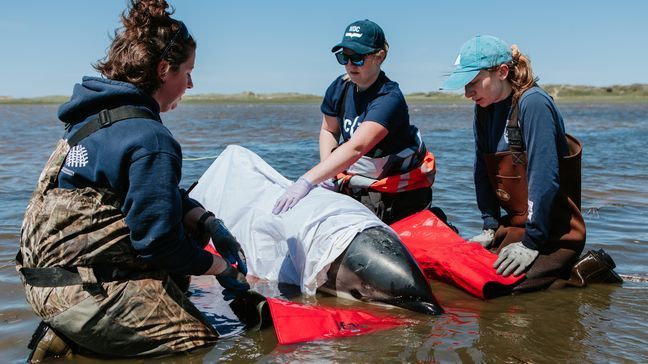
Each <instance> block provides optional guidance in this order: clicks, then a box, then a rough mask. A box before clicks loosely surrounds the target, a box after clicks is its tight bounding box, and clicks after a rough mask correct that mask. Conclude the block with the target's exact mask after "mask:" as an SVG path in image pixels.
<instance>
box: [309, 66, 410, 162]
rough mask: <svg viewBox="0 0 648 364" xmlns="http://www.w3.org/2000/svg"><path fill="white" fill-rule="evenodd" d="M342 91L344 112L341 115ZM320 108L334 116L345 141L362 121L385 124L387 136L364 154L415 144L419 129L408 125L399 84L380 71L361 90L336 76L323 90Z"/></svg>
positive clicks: (381, 153)
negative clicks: (344, 95)
mask: <svg viewBox="0 0 648 364" xmlns="http://www.w3.org/2000/svg"><path fill="white" fill-rule="evenodd" d="M345 90H346V97H345V98H344V115H340V114H341V111H342V110H341V109H342V107H341V100H342V94H343V92H344V91H345ZM321 110H322V113H324V114H325V115H329V116H334V117H336V118H337V120H338V125H339V127H340V133H341V136H342V139H343V141H344V142H346V141H348V140H349V139H351V136H353V133H354V132H355V131H356V129H358V127H359V126H360V124H362V122H364V121H365V120H368V121H373V122H376V123H378V124H380V125H382V126H384V127H385V129H387V131H388V134H387V136H386V137H385V138H384V139H383V140H381V141H380V142H379V143H378V144H377V145H376V146H375V147H374V148H373V149H372V150H371V151H369V152H368V153H367V156H370V157H382V156H385V155H388V154H394V153H397V152H399V151H401V150H403V149H405V148H407V147H415V146H416V145H417V140H416V134H417V132H418V130H417V129H416V127H414V126H410V122H409V111H408V108H407V103H406V102H405V97H404V96H403V93H402V92H401V90H400V88H399V87H398V83H396V82H394V81H391V80H390V79H389V78H387V76H385V73H384V72H382V71H381V72H380V75H379V76H378V79H377V80H376V82H374V83H373V85H371V86H370V87H369V88H368V89H366V90H364V91H362V92H358V90H357V87H356V86H355V84H353V83H352V82H351V81H345V80H344V75H342V76H340V77H338V78H337V79H335V81H333V83H332V84H331V85H330V86H329V87H328V89H327V90H326V94H325V95H324V100H323V101H322V106H321Z"/></svg>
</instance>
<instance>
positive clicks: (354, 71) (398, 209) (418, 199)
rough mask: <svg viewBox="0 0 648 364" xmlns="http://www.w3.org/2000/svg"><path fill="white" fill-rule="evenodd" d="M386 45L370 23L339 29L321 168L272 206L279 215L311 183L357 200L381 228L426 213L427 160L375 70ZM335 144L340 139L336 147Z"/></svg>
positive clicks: (401, 103)
mask: <svg viewBox="0 0 648 364" xmlns="http://www.w3.org/2000/svg"><path fill="white" fill-rule="evenodd" d="M388 49H389V46H388V44H387V42H386V41H385V35H384V33H383V30H382V29H381V28H380V27H379V26H378V24H376V23H374V22H372V21H370V20H360V21H356V22H354V23H352V24H350V25H349V26H348V27H346V28H345V30H344V34H343V37H342V42H340V43H338V44H337V45H335V46H334V47H333V49H332V50H331V51H332V52H336V53H335V57H336V58H337V61H338V62H339V63H340V64H341V65H344V68H345V70H346V73H345V74H343V75H341V76H339V77H338V78H337V79H336V80H335V81H333V83H332V84H331V85H330V86H329V88H328V89H327V91H326V95H325V96H324V101H323V102H322V106H321V110H322V113H323V114H324V116H323V120H322V126H321V129H320V138H319V141H320V160H321V162H320V163H319V164H317V165H316V166H315V167H313V168H312V169H310V170H309V171H308V172H306V173H305V174H304V175H303V176H301V177H300V178H299V179H298V180H297V181H296V182H295V183H294V184H293V185H292V186H291V187H289V188H287V189H286V192H285V193H284V194H283V195H282V196H281V197H280V198H279V199H278V200H277V202H276V204H275V207H274V209H273V212H274V213H275V214H278V213H282V212H285V211H287V210H289V209H290V208H291V207H293V206H294V205H295V204H296V203H297V202H298V201H299V200H301V199H302V198H303V197H305V196H306V195H307V194H308V193H309V192H310V191H311V190H312V189H313V188H314V187H315V186H316V185H317V184H318V183H320V186H322V187H325V188H327V189H331V190H335V191H339V192H343V193H346V194H349V195H351V196H352V197H354V198H356V199H357V200H359V201H361V202H362V203H363V204H365V205H366V206H367V207H369V208H370V209H371V210H372V211H374V212H375V213H376V215H377V216H378V217H379V218H381V219H382V220H383V221H385V222H386V223H391V222H392V221H396V220H398V219H400V218H402V217H405V216H407V215H409V214H412V213H413V212H416V211H420V210H423V209H425V208H426V207H428V206H429V204H430V202H431V201H432V189H431V188H430V187H431V186H432V182H433V181H434V172H435V170H434V157H433V156H432V154H431V153H428V152H427V149H426V147H425V144H424V143H423V140H422V139H421V136H420V134H419V131H418V129H417V128H416V127H415V126H414V125H411V124H410V121H409V112H408V108H407V104H406V103H405V98H404V97H403V94H402V93H401V91H400V88H399V87H398V84H397V83H396V82H393V81H391V80H390V79H389V78H387V76H386V75H385V73H384V72H383V71H381V65H382V63H383V62H384V61H385V58H386V57H387V51H388ZM340 139H341V140H340Z"/></svg>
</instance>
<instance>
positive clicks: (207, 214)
mask: <svg viewBox="0 0 648 364" xmlns="http://www.w3.org/2000/svg"><path fill="white" fill-rule="evenodd" d="M210 216H213V217H216V215H214V213H213V212H211V211H205V212H204V213H203V214H202V215H200V219H198V229H200V230H202V231H205V232H206V230H205V221H207V219H208V218H209V217H210Z"/></svg>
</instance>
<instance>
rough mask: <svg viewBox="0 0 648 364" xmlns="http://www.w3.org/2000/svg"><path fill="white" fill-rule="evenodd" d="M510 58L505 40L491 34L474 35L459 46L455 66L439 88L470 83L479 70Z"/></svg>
mask: <svg viewBox="0 0 648 364" xmlns="http://www.w3.org/2000/svg"><path fill="white" fill-rule="evenodd" d="M511 60H513V56H512V54H511V49H510V47H509V45H508V44H506V42H504V41H503V40H501V39H499V38H497V37H493V36H491V35H478V36H475V37H473V38H471V39H469V40H468V41H467V42H466V43H464V45H463V46H461V50H460V51H459V55H458V56H457V60H456V61H455V66H456V67H455V69H454V71H452V74H451V75H450V78H448V79H447V80H446V81H445V82H444V83H443V86H442V87H441V89H442V90H456V89H460V88H462V87H464V86H466V85H467V84H468V83H470V81H472V80H473V79H474V78H475V76H477V74H478V73H479V71H480V70H483V69H486V68H491V67H495V66H499V65H500V64H504V63H508V62H510V61H511Z"/></svg>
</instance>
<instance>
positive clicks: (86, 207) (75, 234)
mask: <svg viewBox="0 0 648 364" xmlns="http://www.w3.org/2000/svg"><path fill="white" fill-rule="evenodd" d="M141 113H144V115H142V114H141ZM120 116H121V118H120ZM133 117H144V118H151V115H150V114H149V113H147V112H143V111H142V110H139V109H134V108H132V107H121V108H117V109H113V110H111V111H105V110H104V111H102V113H101V114H100V117H99V118H98V119H97V120H95V121H90V122H89V123H88V124H87V125H91V124H95V126H94V127H92V126H89V127H88V128H87V130H86V131H85V135H82V136H80V134H83V133H82V131H83V128H85V127H86V126H84V127H82V130H80V131H79V132H77V133H76V134H75V135H74V136H72V137H71V138H70V139H69V140H67V141H65V140H60V141H59V143H58V145H57V147H56V149H55V150H54V152H53V153H52V155H51V156H50V158H49V160H48V162H47V164H46V166H45V168H44V170H43V172H42V173H41V176H40V178H39V181H38V185H37V188H36V190H35V191H34V193H33V195H32V198H31V200H30V202H29V205H28V206H27V210H26V213H25V218H24V221H23V226H22V231H21V245H20V250H19V252H18V256H17V259H16V261H17V267H16V269H17V270H18V272H19V275H20V277H21V280H22V281H23V284H24V286H25V294H26V297H27V301H28V302H29V303H30V304H31V306H32V308H33V309H34V311H35V312H36V314H37V315H38V316H40V317H41V318H42V319H43V320H44V321H45V322H47V323H48V324H49V325H50V326H51V327H52V328H54V329H55V330H56V331H58V332H59V333H61V334H63V335H64V336H65V337H66V338H68V339H69V340H71V341H73V342H74V343H75V344H77V345H79V346H80V347H81V348H83V349H86V350H89V351H91V352H94V353H97V354H103V355H110V356H139V355H163V354H170V353H176V352H181V351H186V350H190V349H194V348H198V347H203V346H206V345H209V344H212V343H214V342H215V341H216V339H217V338H218V333H217V332H215V331H214V329H213V328H212V327H211V325H209V323H207V321H206V319H205V318H204V317H203V316H202V314H201V313H200V312H199V311H198V309H196V308H195V307H194V306H193V304H191V303H190V302H189V300H188V299H187V298H186V297H185V295H184V293H183V291H182V290H180V289H179V288H178V286H177V285H176V284H175V283H174V281H173V280H172V279H171V278H170V276H169V275H168V274H167V273H165V272H161V271H154V270H152V269H151V268H150V267H147V266H146V265H145V264H143V263H141V262H138V260H137V258H136V252H135V251H134V249H133V247H132V245H131V241H130V238H129V228H128V226H126V223H125V222H124V216H123V214H122V212H121V210H120V209H119V206H120V202H119V198H118V196H116V194H115V193H114V192H112V191H111V190H108V189H94V188H82V189H74V190H67V189H62V188H56V187H55V186H56V183H57V176H58V173H59V171H60V170H61V168H62V166H63V163H64V160H65V158H66V155H67V154H68V151H69V150H70V147H72V146H74V145H75V144H76V143H77V142H78V141H79V140H80V139H82V138H83V137H85V136H87V135H89V134H90V133H92V132H94V131H96V130H98V129H99V128H101V127H105V126H109V125H110V124H111V123H112V122H116V121H119V120H124V119H127V118H133ZM92 128H94V129H93V130H89V129H92Z"/></svg>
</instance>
